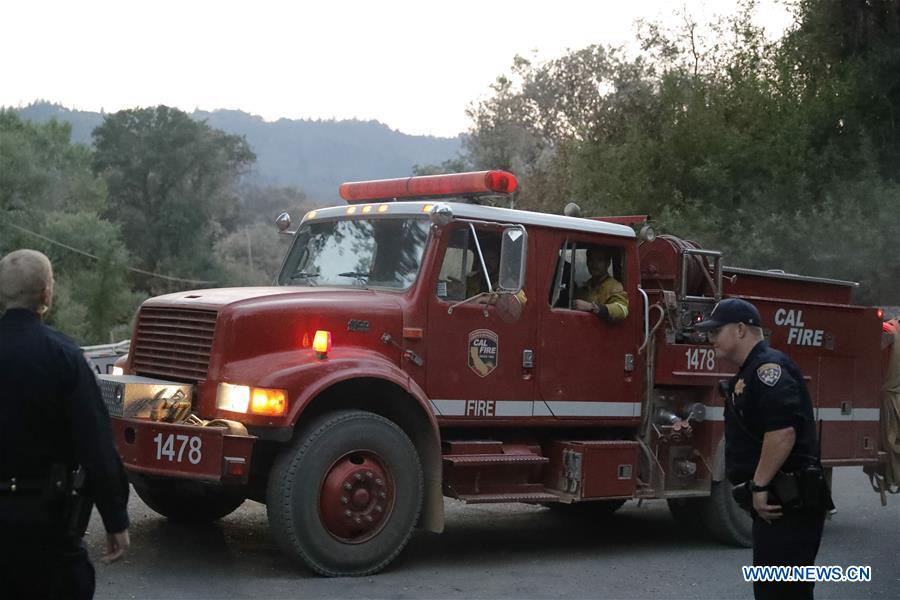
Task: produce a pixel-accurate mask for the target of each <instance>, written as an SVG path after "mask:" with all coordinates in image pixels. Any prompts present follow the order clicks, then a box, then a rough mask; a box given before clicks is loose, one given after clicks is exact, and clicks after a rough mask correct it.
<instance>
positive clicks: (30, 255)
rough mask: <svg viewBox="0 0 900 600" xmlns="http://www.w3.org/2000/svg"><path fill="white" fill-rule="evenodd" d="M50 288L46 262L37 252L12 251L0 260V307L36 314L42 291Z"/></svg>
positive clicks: (49, 266) (50, 270)
mask: <svg viewBox="0 0 900 600" xmlns="http://www.w3.org/2000/svg"><path fill="white" fill-rule="evenodd" d="M52 285H53V267H52V266H51V265H50V259H49V258H47V257H46V256H45V255H44V254H42V253H40V252H38V251H37V250H15V251H13V252H10V253H9V254H7V255H6V256H4V257H3V258H2V259H0V307H2V308H3V309H5V310H9V309H11V308H24V309H26V310H32V311H35V312H37V311H38V309H39V308H40V306H41V299H42V298H41V296H42V295H43V293H44V290H45V289H47V288H48V287H49V286H52Z"/></svg>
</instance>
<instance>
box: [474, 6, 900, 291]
mask: <svg viewBox="0 0 900 600" xmlns="http://www.w3.org/2000/svg"><path fill="white" fill-rule="evenodd" d="M753 10H754V6H753V4H752V2H746V3H745V4H744V5H743V7H742V9H741V10H740V11H739V12H738V13H737V14H736V15H733V16H731V17H729V18H727V19H724V20H720V21H718V22H715V23H709V24H697V23H696V22H694V21H693V20H692V19H691V18H690V17H689V16H685V17H684V21H683V24H682V25H681V26H680V27H678V28H676V29H671V30H666V29H664V28H662V27H660V26H659V25H656V24H646V23H645V24H643V25H642V26H641V28H640V30H639V39H640V40H641V43H642V51H641V52H640V54H639V55H637V56H634V57H629V56H626V55H625V53H623V52H622V51H621V50H619V49H614V48H606V47H602V46H591V47H588V48H585V49H581V50H576V51H573V52H569V53H568V54H566V55H564V56H562V57H560V58H557V59H555V60H551V61H547V62H534V61H530V60H526V59H524V58H521V57H516V59H515V60H514V62H513V66H512V69H511V71H510V73H509V74H508V75H504V76H501V77H499V78H498V79H497V81H496V82H495V84H494V86H493V87H492V95H491V96H490V97H489V98H488V99H487V100H485V101H483V102H480V103H478V104H475V105H473V106H472V107H470V110H469V114H470V117H471V118H472V128H471V131H470V132H469V136H468V138H467V140H466V155H465V157H464V158H465V159H467V160H468V161H470V162H471V163H472V164H473V166H474V167H475V168H506V169H511V170H512V171H514V172H516V173H517V174H518V175H520V176H521V179H522V183H523V185H522V192H521V193H520V197H519V199H518V202H519V206H522V207H528V208H532V209H538V210H547V211H551V212H558V211H559V210H560V209H561V207H562V206H563V205H564V204H565V203H566V202H568V201H570V200H575V201H577V202H579V203H580V204H581V205H582V207H583V208H584V209H586V212H588V213H594V214H634V213H649V214H652V215H654V217H655V219H656V221H657V222H658V224H659V225H660V226H661V227H662V228H663V229H667V230H669V231H672V232H674V233H676V234H679V235H682V236H685V237H690V238H694V239H699V240H701V241H702V242H703V243H704V245H705V246H707V247H718V248H721V249H723V250H724V251H725V252H726V257H727V260H728V263H729V264H734V265H740V266H750V267H756V268H783V269H785V270H788V271H795V272H802V273H806V274H811V275H821V276H827V277H836V278H845V279H851V280H856V281H860V282H861V283H862V284H863V285H862V294H861V296H860V298H859V299H860V300H861V301H868V302H883V303H889V302H896V299H897V298H898V297H900V258H898V256H900V253H898V252H897V250H896V249H895V248H894V246H895V243H896V239H897V234H898V232H900V208H898V207H900V181H898V177H900V172H898V171H897V165H898V164H900V139H898V123H897V117H898V115H900V82H898V80H897V75H896V74H897V73H900V32H898V14H897V8H896V4H895V3H894V2H892V1H890V0H871V1H869V2H856V1H853V0H840V1H836V2H817V1H813V0H801V1H798V2H797V3H796V4H795V5H794V10H795V21H796V22H795V25H794V26H793V27H792V28H791V29H790V30H789V31H788V32H787V33H786V34H785V35H784V37H783V38H782V39H780V40H778V41H776V42H770V41H768V40H767V39H766V38H765V36H764V35H763V32H762V31H761V30H760V29H759V28H757V27H755V26H754V24H753V21H752V18H751V17H752V14H753ZM836 240H841V243H840V245H838V244H836V243H835V241H836Z"/></svg>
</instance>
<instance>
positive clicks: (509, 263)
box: [497, 225, 528, 294]
mask: <svg viewBox="0 0 900 600" xmlns="http://www.w3.org/2000/svg"><path fill="white" fill-rule="evenodd" d="M527 251H528V232H526V231H525V228H524V227H522V226H521V225H519V226H517V227H507V228H506V229H504V230H503V241H502V242H501V245H500V281H499V282H498V286H497V287H498V288H499V290H500V291H502V292H509V293H512V294H516V293H518V292H519V291H520V290H521V289H522V287H523V286H524V285H525V257H526V254H527Z"/></svg>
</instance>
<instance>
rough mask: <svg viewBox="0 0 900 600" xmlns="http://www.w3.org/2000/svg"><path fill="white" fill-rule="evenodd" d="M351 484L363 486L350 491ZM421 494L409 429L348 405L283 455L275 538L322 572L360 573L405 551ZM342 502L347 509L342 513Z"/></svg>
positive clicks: (273, 502)
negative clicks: (347, 407) (404, 429)
mask: <svg viewBox="0 0 900 600" xmlns="http://www.w3.org/2000/svg"><path fill="white" fill-rule="evenodd" d="M373 472H374V476H373V475H372V473H373ZM344 473H347V474H346V478H345V475H344ZM357 475H360V477H358V478H357V479H353V478H355V477H356V476H357ZM367 478H368V479H367ZM341 481H343V482H344V483H341V485H340V487H337V488H335V487H334V485H335V483H336V482H341ZM351 482H352V484H351ZM376 484H377V485H376ZM347 485H352V486H357V485H358V486H359V487H352V491H350V492H346V495H345V493H344V491H343V490H346V489H348V488H346V487H344V486H347ZM378 486H380V487H378ZM335 490H339V491H338V492H336V491H335ZM357 494H359V495H357ZM382 494H386V495H382ZM337 495H340V497H339V498H338V497H337ZM422 495H423V477H422V467H421V465H420V462H419V455H418V453H417V452H416V448H415V446H413V444H412V442H411V441H410V439H409V437H407V435H406V434H405V433H404V432H403V430H402V429H400V427H398V426H397V425H396V424H395V423H393V422H391V421H389V420H387V419H385V418H384V417H381V416H379V415H376V414H373V413H369V412H364V411H359V410H342V411H336V412H334V413H329V414H327V415H323V416H322V417H320V418H319V419H318V420H317V421H315V422H314V423H313V424H312V425H311V426H310V427H309V428H307V429H306V431H305V432H304V433H303V434H301V435H300V436H299V437H298V439H296V440H295V441H294V443H293V444H291V446H290V447H288V448H287V449H285V450H284V452H282V453H281V454H280V455H279V456H278V457H277V458H276V460H275V464H274V465H273V468H272V472H271V474H270V476H269V483H268V489H267V493H266V507H267V509H268V516H269V525H270V528H271V531H272V534H273V536H274V538H275V541H276V542H277V543H278V545H279V546H280V547H281V549H282V550H283V551H284V552H285V553H286V554H287V555H288V556H290V557H292V558H295V559H298V560H300V561H302V562H303V563H305V564H306V565H307V566H308V567H309V568H311V569H312V570H314V571H316V572H317V573H320V574H322V575H327V576H361V575H370V574H372V573H377V572H378V571H381V570H382V569H384V568H385V567H386V566H387V565H388V564H389V563H390V562H391V561H392V560H393V559H394V558H396V556H397V555H398V554H400V551H401V550H403V547H404V546H406V543H407V542H408V541H409V538H410V536H411V535H412V532H413V528H414V527H415V524H416V522H417V521H418V519H419V513H420V511H421V510H422ZM347 496H352V499H351V500H350V503H349V504H348V503H347ZM380 498H382V499H380ZM337 502H340V503H343V505H342V506H340V507H339V508H340V510H341V511H343V510H344V509H347V510H346V511H345V512H341V514H339V515H337V514H336V513H335V512H334V510H335V509H334V505H335V504H336V503H337ZM379 506H380V507H381V508H380V509H379ZM351 509H352V510H351ZM376 510H377V512H376ZM351 513H352V514H354V515H355V516H350V514H351ZM345 516H346V520H345V521H344V520H342V519H344V517H345ZM370 517H372V518H370ZM373 518H374V522H373ZM360 519H367V520H368V522H365V521H362V522H361V521H360ZM345 527H346V529H344V528H345ZM357 528H358V529H357Z"/></svg>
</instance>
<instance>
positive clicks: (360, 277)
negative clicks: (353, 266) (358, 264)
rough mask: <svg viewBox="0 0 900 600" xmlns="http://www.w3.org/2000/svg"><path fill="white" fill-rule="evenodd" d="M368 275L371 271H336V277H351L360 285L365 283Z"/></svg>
mask: <svg viewBox="0 0 900 600" xmlns="http://www.w3.org/2000/svg"><path fill="white" fill-rule="evenodd" d="M369 275H371V273H360V272H358V271H346V272H344V273H338V277H353V278H355V279H356V282H357V283H359V284H360V285H363V286H364V285H366V283H367V280H368V279H369Z"/></svg>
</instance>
